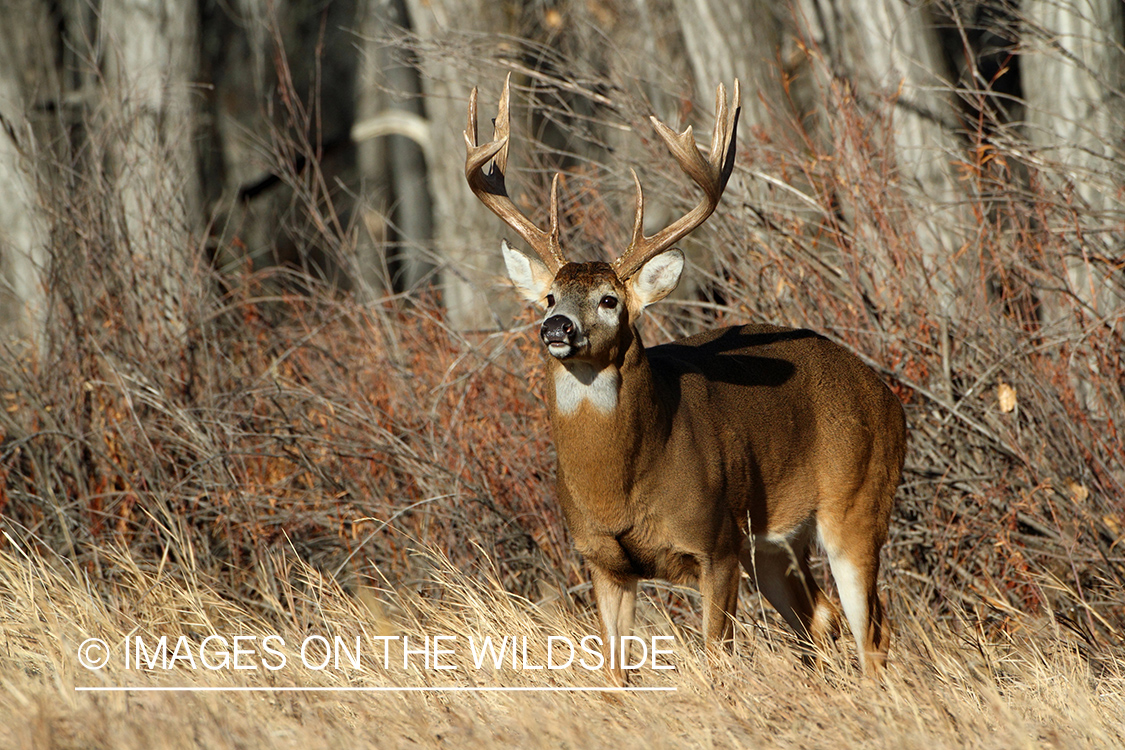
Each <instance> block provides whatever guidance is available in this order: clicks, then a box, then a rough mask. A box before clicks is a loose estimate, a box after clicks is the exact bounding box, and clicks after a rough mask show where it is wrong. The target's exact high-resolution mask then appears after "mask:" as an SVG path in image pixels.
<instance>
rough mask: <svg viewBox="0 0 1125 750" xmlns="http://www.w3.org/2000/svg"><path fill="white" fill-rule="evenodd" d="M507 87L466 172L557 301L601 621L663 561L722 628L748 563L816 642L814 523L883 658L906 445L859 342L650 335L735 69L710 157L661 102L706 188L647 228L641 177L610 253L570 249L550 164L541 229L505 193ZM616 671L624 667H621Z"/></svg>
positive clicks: (557, 423) (870, 646)
mask: <svg viewBox="0 0 1125 750" xmlns="http://www.w3.org/2000/svg"><path fill="white" fill-rule="evenodd" d="M508 99H509V85H508V84H505V87H504V93H503V95H502V96H501V99H500V109H499V114H498V115H497V118H496V125H495V130H496V132H495V136H494V137H493V140H492V141H491V142H489V143H484V144H481V145H478V141H477V134H476V131H477V111H476V109H477V92H476V90H475V89H474V90H473V93H472V96H471V98H470V99H469V125H468V129H467V130H466V132H465V141H466V144H467V148H468V157H467V159H466V162H465V176H466V178H467V179H468V181H469V185H470V187H471V188H472V190H473V192H474V193H476V195H477V197H478V198H480V200H481V201H482V202H483V203H484V204H485V205H486V206H488V208H490V209H491V210H492V211H494V212H495V213H496V214H497V215H498V216H499V217H500V218H502V219H503V220H504V221H505V222H507V223H508V225H509V226H511V227H512V229H514V230H515V231H516V232H517V233H518V234H519V235H520V236H521V237H522V238H523V239H524V240H525V241H526V242H527V244H528V245H530V246H531V248H532V249H533V250H534V251H535V253H536V255H538V256H539V258H538V259H536V258H532V257H529V256H527V255H524V254H523V253H520V252H517V251H515V250H513V249H512V248H510V247H508V245H507V243H503V244H502V248H503V253H504V260H505V263H506V264H507V268H508V274H509V276H511V279H512V281H513V282H514V283H515V286H516V287H517V289H518V290H519V291H520V292H521V293H522V295H523V296H524V297H526V298H527V299H528V300H529V301H531V302H533V303H535V304H536V305H538V306H539V307H541V308H543V309H545V311H546V312H545V317H544V320H543V324H542V327H541V328H540V334H539V335H540V338H541V339H542V341H543V347H544V350H545V353H546V357H545V359H546V361H547V369H548V377H547V402H548V405H549V408H550V416H551V430H552V433H553V436H554V441H555V447H556V451H557V453H558V497H559V502H560V503H561V505H562V509H563V513H564V515H565V517H566V522H567V524H568V526H569V528H570V532H571V536H572V537H573V538H574V543H575V545H576V547H577V548H578V551H579V552H580V553H581V554H582V556H583V557H584V558H585V560H586V562H587V564H588V565H589V567H590V574H591V577H592V579H593V584H594V592H595V595H596V598H597V602H598V609H599V612H600V614H601V620H602V625H603V628H604V635H605V636H606V637H607V638H619V637H620V636H624V635H628V634H629V632H630V630H631V629H632V625H633V610H634V605H635V601H636V591H637V581H638V580H639V579H642V578H663V579H665V580H668V581H672V582H675V583H692V582H697V583H698V585H699V589H700V592H701V593H702V598H703V636H704V641H705V643H707V644H708V646H714V645H715V644H717V643H727V642H729V641H730V639H731V637H732V633H733V629H732V619H733V617H734V614H735V610H736V608H737V605H738V587H739V581H740V578H741V574H740V571H739V564H740V563H741V565H742V567H743V568H745V569H746V571H747V572H748V573H749V574H750V576H751V577H753V578H755V579H756V580H757V584H758V587H759V590H760V591H761V592H762V593H763V594H764V595H765V597H766V599H768V600H769V602H770V603H771V604H772V605H773V606H774V607H776V608H777V610H778V611H779V612H780V613H781V615H782V616H783V617H784V618H785V620H786V621H787V622H788V623H789V624H790V626H792V628H793V629H794V630H795V631H796V632H797V634H798V635H799V637H800V638H801V639H802V640H803V641H804V642H805V643H806V644H808V645H809V646H820V645H823V644H824V642H825V641H826V640H827V639H829V638H831V637H835V635H836V633H837V630H838V627H839V626H838V620H839V618H838V614H837V610H836V608H835V606H834V605H833V604H832V603H831V601H830V600H829V599H828V598H827V597H826V596H825V594H824V593H823V592H822V591H821V590H820V588H819V586H818V585H817V583H816V580H815V578H814V576H813V574H812V572H811V570H810V568H809V548H810V545H811V543H812V541H813V539H814V537H815V538H818V539H819V540H820V542H821V544H822V545H823V547H824V550H825V551H826V553H827V555H828V562H829V565H830V567H831V570H832V577H833V578H834V579H835V581H836V587H837V589H838V591H839V594H840V600H841V602H842V604H843V609H844V614H845V615H846V617H847V620H848V623H849V625H850V626H851V630H852V633H853V635H854V636H855V641H856V644H857V646H858V652H859V661H860V665H861V668H863V669H864V670H865V671H867V672H869V673H875V672H878V670H879V668H880V667H881V666H882V664H883V663H884V662H885V660H886V654H887V647H888V644H889V640H890V634H889V628H888V623H887V619H886V617H885V615H884V613H883V607H882V604H881V603H880V600H879V596H878V594H877V592H876V578H877V575H878V572H879V550H880V548H882V546H883V542H884V541H885V540H886V538H887V526H888V523H889V519H890V514H891V506H892V503H893V500H894V494H895V490H896V488H897V486H898V483H899V479H900V478H901V475H902V464H903V456H904V453H905V448H906V423H905V417H904V414H903V410H902V405H901V404H900V403H899V400H898V399H897V398H896V397H895V395H894V394H893V393H891V391H890V390H889V389H888V388H887V386H886V385H884V384H883V382H882V381H881V380H880V379H879V378H878V377H877V376H876V375H875V373H874V372H873V371H872V370H871V369H870V368H868V367H867V366H866V365H864V364H863V363H862V362H861V361H860V360H859V359H858V358H857V357H856V356H855V355H853V354H851V353H850V352H848V351H847V350H846V349H844V348H843V347H841V346H839V345H837V344H835V343H833V342H831V341H828V340H827V339H825V338H823V337H821V336H819V335H817V334H815V333H813V332H811V331H807V330H794V329H789V328H778V327H775V326H768V325H747V326H735V327H731V328H720V329H717V330H710V331H706V332H704V333H700V334H698V335H695V336H692V337H690V338H687V339H683V340H682V341H676V342H673V343H671V344H664V345H663V346H657V347H653V348H651V349H646V348H645V346H644V345H643V344H642V343H641V338H640V335H639V333H638V331H637V327H636V324H637V320H638V318H640V316H641V313H642V311H643V310H644V309H645V308H646V307H647V306H648V305H651V304H652V303H654V302H657V301H659V300H661V299H663V298H664V297H666V296H667V295H668V294H669V293H670V292H671V291H672V290H673V289H674V288H675V287H676V284H677V282H678V281H679V278H680V273H681V271H682V270H683V266H684V257H683V255H682V254H681V253H680V251H679V250H673V249H669V248H670V247H671V246H672V245H673V243H675V242H676V241H677V240H679V239H681V238H682V237H684V235H686V234H687V233H688V232H690V231H692V230H693V229H695V228H696V227H697V226H699V225H700V224H702V223H703V221H704V220H706V219H707V217H708V216H710V215H711V212H712V211H714V210H715V207H716V205H718V202H719V198H720V196H721V195H722V193H723V189H724V187H726V183H727V179H728V178H729V177H730V174H731V171H732V169H733V167H734V154H735V145H734V144H735V131H736V127H737V124H738V115H739V90H738V83H737V81H736V82H735V85H734V97H733V99H734V102H733V106H731V107H728V106H727V101H726V91H725V89H724V88H723V86H722V85H720V86H719V88H718V94H717V104H716V111H715V131H714V134H713V135H712V137H711V150H710V155H709V157H707V158H704V157H703V155H702V154H701V153H700V151H699V150H698V148H697V147H696V144H695V139H694V137H693V136H692V132H691V128H688V129H687V130H685V131H684V132H683V133H679V134H677V133H675V132H674V131H672V130H671V129H670V128H668V127H667V126H666V125H664V124H663V123H661V122H659V121H658V120H656V118H652V122H653V125H655V127H656V132H657V133H658V134H659V135H660V137H661V138H662V139H663V141H664V142H665V144H666V145H667V147H668V149H669V150H670V151H671V152H672V155H673V156H674V157H675V158H676V161H677V162H679V165H680V167H681V168H682V169H683V171H684V172H685V173H686V174H687V175H688V176H689V177H691V179H692V180H694V181H695V182H696V183H697V184H698V185H699V187H701V188H702V189H703V193H704V198H703V200H702V201H701V202H700V203H699V205H698V206H696V207H695V208H694V209H692V210H691V211H690V212H688V213H687V214H686V215H684V216H683V217H681V218H680V219H678V220H676V221H675V222H673V223H672V224H671V225H670V226H668V227H666V228H665V229H662V230H661V231H659V232H657V233H656V234H655V235H653V236H651V237H646V236H645V235H644V232H643V231H642V229H643V224H644V222H643V218H644V198H643V196H642V193H641V187H640V182H639V180H638V181H636V182H637V199H636V215H635V218H634V222H633V238H632V241H631V242H630V243H629V246H628V247H627V248H625V251H624V252H623V253H621V254H620V256H619V257H618V259H617V260H616V261H614V262H613V263H612V264H610V263H604V262H591V263H569V262H567V260H566V258H565V257H564V255H563V252H562V248H561V247H560V245H559V220H558V178H557V177H556V179H555V182H554V184H553V185H552V188H551V202H550V227H549V228H548V229H547V230H546V231H544V230H542V229H540V228H538V227H536V226H535V225H534V224H533V223H532V222H531V221H530V220H529V219H528V218H527V217H526V216H524V214H523V213H522V212H521V211H520V210H519V209H518V208H517V207H516V205H515V204H514V203H513V202H512V201H511V200H510V199H509V197H508V194H507V191H506V189H505V185H504V173H505V170H506V168H507V162H508V145H509V116H508ZM490 163H491V166H490V167H489V166H488V165H489V164H490ZM634 180H636V174H635V173H634ZM619 663H620V662H619ZM615 677H616V678H617V679H618V680H619V681H620V680H623V673H622V672H621V671H620V669H618V670H616V671H615Z"/></svg>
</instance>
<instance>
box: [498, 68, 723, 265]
mask: <svg viewBox="0 0 1125 750" xmlns="http://www.w3.org/2000/svg"><path fill="white" fill-rule="evenodd" d="M740 102H741V92H740V91H739V88H738V80H737V79H735V82H734V97H733V105H732V106H731V107H730V108H729V109H728V108H727V90H726V87H725V86H723V84H721V83H720V84H719V87H718V90H717V91H716V92H715V132H714V133H712V135H711V153H710V155H709V156H708V158H707V159H704V158H703V156H702V155H701V154H700V153H699V148H698V147H697V146H696V145H695V136H694V135H692V132H691V126H690V125H689V126H688V128H687V130H685V131H684V132H682V133H676V132H675V131H674V130H672V129H671V128H669V127H668V126H667V125H665V124H664V123H662V122H660V121H659V120H657V119H656V118H655V117H650V118H649V119H650V120H652V124H653V125H654V126H655V127H656V132H657V134H658V135H659V136H660V137H661V139H663V141H664V144H665V145H666V146H667V147H668V150H669V151H671V152H672V156H674V157H675V158H676V161H677V162H678V163H679V165H680V169H682V170H683V171H684V173H685V174H687V176H688V177H690V178H691V179H692V180H694V181H695V182H696V184H698V185H699V186H700V187H701V188H703V192H704V196H703V200H702V201H700V202H699V205H697V206H696V207H695V208H693V209H692V210H691V211H689V212H688V213H686V214H684V215H683V216H681V217H680V218H679V219H677V220H676V221H674V222H672V223H671V224H669V225H668V226H667V227H665V228H664V229H661V230H660V231H659V232H657V233H656V234H654V235H652V236H651V237H645V235H644V218H645V197H644V193H643V192H641V181H640V180H639V179H638V178H637V173H636V172H633V181H634V182H635V183H636V185H637V204H636V205H637V213H636V217H635V218H634V220H633V239H632V241H631V242H630V243H629V247H627V248H626V249H625V252H624V253H622V254H621V257H620V258H618V259H617V260H616V261H614V263H613V268H614V271H616V272H617V276H618V278H620V279H627V278H629V277H630V276H632V275H633V274H634V273H636V272H637V271H638V270H640V268H641V266H643V265H644V264H645V263H647V262H648V261H649V259H651V258H652V257H653V256H656V255H659V254H660V253H662V252H664V251H665V250H667V249H668V248H669V247H671V246H672V245H673V244H675V243H676V242H677V241H679V240H680V239H682V238H683V237H684V236H685V235H687V234H688V232H690V231H691V230H693V229H695V228H696V227H698V226H699V225H700V224H702V223H703V222H704V221H706V220H707V217H708V216H710V215H711V213H712V212H713V211H714V210H715V207H716V206H718V205H719V198H721V197H722V195H723V189H724V188H726V186H727V180H728V179H730V175H731V172H732V171H733V170H734V143H735V136H736V131H737V130H738V115H739V113H740V112H741V111H742V109H741V107H740V106H739V105H740ZM494 210H495V209H494Z"/></svg>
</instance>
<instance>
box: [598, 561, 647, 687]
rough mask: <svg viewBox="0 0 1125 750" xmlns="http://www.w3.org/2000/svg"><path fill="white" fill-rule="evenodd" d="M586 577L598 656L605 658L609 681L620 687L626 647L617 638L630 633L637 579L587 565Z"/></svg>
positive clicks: (635, 600) (634, 607) (627, 652)
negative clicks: (598, 626)
mask: <svg viewBox="0 0 1125 750" xmlns="http://www.w3.org/2000/svg"><path fill="white" fill-rule="evenodd" d="M590 577H591V579H592V580H593V584H594V597H595V598H596V599H597V602H598V614H599V615H600V616H601V621H602V642H603V646H602V656H603V657H604V658H605V666H606V669H607V670H608V671H609V674H610V678H611V679H612V680H613V681H614V682H615V683H616V684H618V685H621V686H624V685H625V670H624V669H622V666H621V665H622V664H625V663H626V661H625V660H626V658H627V657H628V655H629V648H628V645H627V644H626V643H625V642H623V641H622V640H621V639H622V637H624V636H627V635H630V634H631V633H632V632H633V614H634V612H635V611H636V606H637V579H635V578H631V579H625V580H622V579H621V578H620V577H618V576H615V575H613V574H611V573H608V572H606V571H605V570H602V569H601V568H598V567H596V566H594V565H591V566H590Z"/></svg>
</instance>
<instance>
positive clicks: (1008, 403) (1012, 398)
mask: <svg viewBox="0 0 1125 750" xmlns="http://www.w3.org/2000/svg"><path fill="white" fill-rule="evenodd" d="M996 396H997V398H998V399H999V401H1000V411H1002V412H1004V413H1005V414H1007V413H1008V412H1011V411H1015V409H1016V389H1015V388H1013V387H1012V386H1010V385H1008V384H1007V383H1005V382H1003V381H1001V382H1000V385H998V386H997V387H996Z"/></svg>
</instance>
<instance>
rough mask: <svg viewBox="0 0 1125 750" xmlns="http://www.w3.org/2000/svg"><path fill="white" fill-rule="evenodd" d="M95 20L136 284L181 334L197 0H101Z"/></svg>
mask: <svg viewBox="0 0 1125 750" xmlns="http://www.w3.org/2000/svg"><path fill="white" fill-rule="evenodd" d="M101 21H102V25H101V38H102V42H103V45H104V49H105V55H106V71H105V72H106V89H105V105H106V111H107V112H108V117H109V120H108V122H107V123H106V125H107V132H108V133H112V134H113V136H114V137H113V138H112V140H111V143H110V148H109V153H110V157H111V162H112V168H113V170H114V175H115V181H116V186H117V191H118V196H119V198H120V201H121V217H120V227H119V232H120V237H121V240H122V241H123V245H124V247H125V248H127V251H128V254H129V256H130V257H131V262H132V270H133V272H134V273H135V274H136V289H137V292H138V294H140V295H142V297H143V298H144V303H145V304H146V305H147V306H151V307H152V308H153V310H154V312H155V313H158V314H159V315H161V316H162V317H163V321H164V323H166V324H167V326H168V327H167V329H166V330H167V332H168V333H171V334H172V335H180V334H182V332H183V331H184V327H185V321H184V319H183V310H184V303H185V301H186V300H185V299H184V295H185V294H188V293H189V288H190V283H191V282H190V279H191V273H190V271H191V266H192V264H193V261H194V260H195V258H196V253H195V249H196V248H195V247H194V245H195V243H196V241H197V240H196V237H195V236H194V233H195V231H196V230H197V229H198V224H199V222H198V212H199V205H198V202H199V196H200V194H201V193H200V180H199V175H198V164H197V161H196V154H195V148H194V143H195V116H194V111H195V107H194V103H193V101H192V96H193V95H192V92H191V87H192V85H193V82H194V80H195V76H196V71H197V65H198V57H197V55H198V51H197V45H198V39H197V32H198V29H197V26H198V15H197V10H196V4H195V1H194V0H105V3H104V5H103V8H102V18H101Z"/></svg>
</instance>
